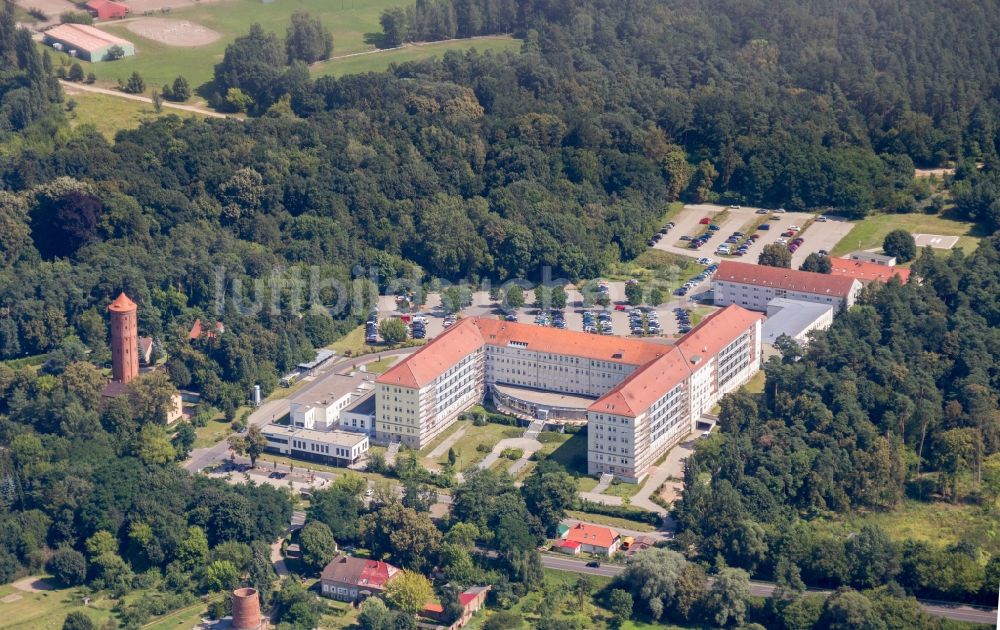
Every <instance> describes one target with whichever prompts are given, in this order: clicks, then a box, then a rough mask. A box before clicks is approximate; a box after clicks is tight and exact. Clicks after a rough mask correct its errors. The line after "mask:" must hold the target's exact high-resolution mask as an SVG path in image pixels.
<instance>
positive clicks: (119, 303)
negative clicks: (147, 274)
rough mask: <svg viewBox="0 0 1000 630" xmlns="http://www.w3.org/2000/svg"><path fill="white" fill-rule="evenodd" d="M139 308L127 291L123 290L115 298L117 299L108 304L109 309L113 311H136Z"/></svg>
mask: <svg viewBox="0 0 1000 630" xmlns="http://www.w3.org/2000/svg"><path fill="white" fill-rule="evenodd" d="M136 308H138V307H137V306H136V305H135V302H133V301H132V300H130V299H129V297H128V296H127V295H125V292H124V291H122V292H121V294H120V295H119V296H118V297H117V298H115V301H114V302H112V303H111V304H109V305H108V310H109V311H111V312H113V313H127V312H129V311H134V310H135V309H136Z"/></svg>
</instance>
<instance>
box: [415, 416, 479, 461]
mask: <svg viewBox="0 0 1000 630" xmlns="http://www.w3.org/2000/svg"><path fill="white" fill-rule="evenodd" d="M468 430H469V425H465V426H463V427H461V428H460V429H459V430H458V431H455V432H454V433H452V434H451V435H449V436H448V437H446V438H445V439H444V441H443V442H441V443H440V444H438V445H437V446H435V447H434V450H433V451H431V452H430V453H427V457H426V459H428V460H430V461H432V462H436V461H437V460H439V459H441V458H442V457H444V454H445V453H447V452H448V449H450V448H451V447H452V446H455V443H456V442H458V441H459V440H461V439H462V436H464V435H465V432H466V431H468Z"/></svg>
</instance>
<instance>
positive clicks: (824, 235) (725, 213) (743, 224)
mask: <svg viewBox="0 0 1000 630" xmlns="http://www.w3.org/2000/svg"><path fill="white" fill-rule="evenodd" d="M758 210H759V209H758V208H748V207H742V208H732V207H729V208H727V207H725V206H718V205H714V204H693V205H687V206H684V209H683V210H682V211H681V212H680V214H678V215H677V216H676V217H675V218H674V224H675V225H674V227H673V228H672V229H671V230H670V231H669V232H668V233H667V234H666V235H664V236H663V237H661V238H660V240H659V242H657V243H656V244H655V245H653V247H654V248H656V249H660V250H663V251H667V252H671V253H674V254H680V255H682V256H689V257H702V256H705V257H708V258H711V259H713V260H721V259H732V260H739V261H740V262H747V263H754V264H756V262H757V257H758V256H759V255H760V253H761V251H763V249H764V246H765V245H770V244H772V243H774V242H775V241H777V240H778V239H779V238H783V237H782V236H781V234H782V232H784V231H786V230H787V229H788V228H789V227H791V226H796V227H798V228H800V230H801V228H805V230H804V231H799V232H798V234H797V236H801V237H802V238H803V239H804V241H803V243H802V246H801V247H799V248H798V249H797V250H796V251H795V252H794V253H793V254H792V267H795V268H797V267H798V266H799V265H801V264H802V262H803V261H804V260H805V259H806V256H808V255H809V254H810V253H812V252H817V251H820V250H825V251H830V250H832V249H833V246H834V245H836V244H837V243H838V242H840V240H841V239H843V238H844V236H846V235H847V233H848V232H850V231H851V228H852V227H853V226H854V224H853V223H850V222H848V221H843V220H840V219H837V218H833V217H829V218H826V220H825V221H816V220H814V219H815V218H816V216H817V215H816V214H813V213H808V212H774V211H768V213H767V214H763V213H760V214H759V213H758ZM705 219H708V224H705V223H702V221H704V220H705ZM710 224H713V225H716V226H718V228H719V229H718V230H716V231H714V233H713V234H712V236H711V237H710V238H709V239H708V241H707V242H705V244H704V245H702V246H701V247H700V248H698V249H690V241H688V240H682V237H685V236H686V237H691V238H695V237H697V236H698V235H700V234H703V233H706V232H709V230H708V226H709V225H710ZM760 224H765V225H768V226H769V227H768V228H767V229H758V228H757V226H758V225H760ZM734 232H742V233H743V234H744V237H743V238H745V236H746V235H749V234H753V233H757V234H760V235H761V238H760V239H758V240H757V241H756V242H755V243H753V244H751V245H750V246H749V248H748V249H747V251H746V253H745V254H744V255H743V256H726V255H722V254H719V253H717V251H716V250H717V248H718V246H719V245H721V244H722V243H725V242H726V239H727V238H729V237H730V236H731V235H732V234H733V233H734ZM739 242H740V243H742V242H743V239H742V238H741V239H740V241H739ZM733 249H734V250H735V246H734V247H733Z"/></svg>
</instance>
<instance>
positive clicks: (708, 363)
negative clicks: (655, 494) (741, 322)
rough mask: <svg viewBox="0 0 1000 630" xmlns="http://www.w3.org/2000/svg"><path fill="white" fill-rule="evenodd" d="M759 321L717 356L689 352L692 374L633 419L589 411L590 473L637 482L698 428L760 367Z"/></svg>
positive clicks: (588, 461) (588, 470) (588, 450)
mask: <svg viewBox="0 0 1000 630" xmlns="http://www.w3.org/2000/svg"><path fill="white" fill-rule="evenodd" d="M760 336H761V324H760V320H757V321H756V322H754V324H753V326H752V327H751V328H750V329H749V330H747V331H745V332H744V333H743V334H741V335H740V336H739V337H737V338H736V339H734V340H733V341H731V342H730V343H728V344H727V345H726V346H725V347H723V348H722V350H720V351H719V352H718V353H717V354H715V355H714V356H708V357H705V356H701V355H698V354H690V353H689V356H685V359H686V360H687V361H688V363H689V369H690V372H689V374H688V376H687V377H686V378H684V379H682V380H681V381H680V382H678V383H677V384H676V385H675V386H674V387H673V388H672V389H670V390H669V391H667V392H666V393H664V394H663V395H662V396H661V397H660V398H658V399H657V400H656V401H655V402H654V403H653V404H652V405H650V406H649V408H648V409H646V410H644V411H642V412H641V413H639V414H638V415H637V416H636V417H634V418H632V417H629V416H627V415H617V414H611V413H607V412H602V411H599V410H597V411H595V410H590V411H588V413H587V425H588V428H587V472H588V474H591V475H601V474H604V473H611V474H613V475H615V476H616V477H618V478H620V479H622V480H624V481H628V482H632V483H638V482H640V481H641V480H642V479H644V478H645V477H646V475H647V474H649V469H650V467H651V466H653V465H654V464H655V463H656V461H657V460H658V459H659V458H660V457H662V456H663V454H664V453H666V452H667V451H668V450H669V449H670V448H671V447H672V446H674V445H675V444H677V442H679V441H680V440H681V439H683V438H684V436H686V435H688V434H689V433H691V431H693V430H694V428H695V425H696V424H697V422H698V419H699V418H701V416H702V414H704V413H706V412H707V411H709V410H711V409H712V407H713V406H715V404H716V403H717V402H718V401H719V399H720V398H722V397H723V396H724V395H725V394H728V393H729V392H732V391H735V390H736V389H738V388H740V387H741V386H743V385H744V384H745V383H746V382H747V381H749V380H750V378H751V377H753V375H754V374H756V373H757V371H759V370H760V363H761V343H760Z"/></svg>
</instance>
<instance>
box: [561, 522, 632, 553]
mask: <svg viewBox="0 0 1000 630" xmlns="http://www.w3.org/2000/svg"><path fill="white" fill-rule="evenodd" d="M560 534H561V536H562V538H561V540H560V541H559V542H558V543H557V544H556V549H558V550H559V551H561V552H563V553H568V554H570V555H574V556H575V555H578V554H580V553H590V554H595V555H600V556H607V557H611V556H612V555H614V553H615V552H616V551H618V547H619V546H620V545H621V542H622V537H621V534H619V533H618V531H617V530H614V529H611V528H610V527H602V526H600V525H591V524H590V523H577V524H576V525H573V526H572V527H568V528H566V529H565V530H564V531H561V532H560Z"/></svg>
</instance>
